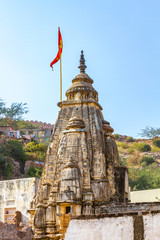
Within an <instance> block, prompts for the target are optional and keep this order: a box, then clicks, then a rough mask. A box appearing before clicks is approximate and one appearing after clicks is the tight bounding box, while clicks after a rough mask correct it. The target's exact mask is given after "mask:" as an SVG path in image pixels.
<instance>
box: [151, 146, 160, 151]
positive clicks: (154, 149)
mask: <svg viewBox="0 0 160 240" xmlns="http://www.w3.org/2000/svg"><path fill="white" fill-rule="evenodd" d="M159 151H160V148H159V147H155V146H154V147H152V149H151V152H159Z"/></svg>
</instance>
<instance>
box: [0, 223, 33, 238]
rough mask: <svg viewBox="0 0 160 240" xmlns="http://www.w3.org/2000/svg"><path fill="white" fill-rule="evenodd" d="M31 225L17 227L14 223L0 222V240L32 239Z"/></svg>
mask: <svg viewBox="0 0 160 240" xmlns="http://www.w3.org/2000/svg"><path fill="white" fill-rule="evenodd" d="M32 238H33V233H32V230H31V227H22V228H19V229H18V228H17V227H16V226H15V225H14V224H7V223H2V222H0V240H32Z"/></svg>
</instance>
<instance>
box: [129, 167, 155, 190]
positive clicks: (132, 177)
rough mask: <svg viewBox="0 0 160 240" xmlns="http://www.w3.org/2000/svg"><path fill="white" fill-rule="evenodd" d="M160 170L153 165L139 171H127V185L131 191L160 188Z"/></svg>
mask: <svg viewBox="0 0 160 240" xmlns="http://www.w3.org/2000/svg"><path fill="white" fill-rule="evenodd" d="M159 176H160V168H157V164H156V163H153V164H151V165H149V166H146V167H144V168H139V169H133V168H132V169H129V184H130V187H131V190H132V191H133V190H145V189H155V188H160V177H159Z"/></svg>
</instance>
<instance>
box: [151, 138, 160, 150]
mask: <svg viewBox="0 0 160 240" xmlns="http://www.w3.org/2000/svg"><path fill="white" fill-rule="evenodd" d="M153 145H154V146H156V147H159V148H160V139H154V140H153Z"/></svg>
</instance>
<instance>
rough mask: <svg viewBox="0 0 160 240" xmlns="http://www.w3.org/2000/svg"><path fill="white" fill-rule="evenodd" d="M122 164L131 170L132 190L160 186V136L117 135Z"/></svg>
mask: <svg viewBox="0 0 160 240" xmlns="http://www.w3.org/2000/svg"><path fill="white" fill-rule="evenodd" d="M115 138H116V141H117V146H118V150H119V154H120V161H121V165H123V166H126V167H127V168H128V172H129V184H130V188H131V190H132V191H134V190H144V189H154V188H160V138H153V139H133V138H132V137H127V136H120V135H117V134H116V135H115Z"/></svg>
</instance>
